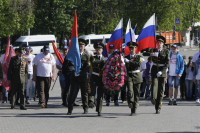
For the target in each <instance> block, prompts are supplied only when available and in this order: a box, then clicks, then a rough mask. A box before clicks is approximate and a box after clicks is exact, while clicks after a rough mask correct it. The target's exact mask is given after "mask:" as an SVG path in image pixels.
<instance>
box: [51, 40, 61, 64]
mask: <svg viewBox="0 0 200 133" xmlns="http://www.w3.org/2000/svg"><path fill="white" fill-rule="evenodd" d="M52 44H53V50H54V53H55V54H56V57H57V58H58V60H59V61H60V63H62V64H63V62H64V59H63V57H62V55H61V54H60V52H59V51H58V49H57V48H56V46H55V44H54V42H53V41H52Z"/></svg>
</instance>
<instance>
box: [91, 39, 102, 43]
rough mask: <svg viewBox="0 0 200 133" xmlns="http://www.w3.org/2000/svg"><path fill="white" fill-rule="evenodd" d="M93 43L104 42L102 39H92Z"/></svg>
mask: <svg viewBox="0 0 200 133" xmlns="http://www.w3.org/2000/svg"><path fill="white" fill-rule="evenodd" d="M90 41H91V44H95V43H97V42H102V39H91V40H90Z"/></svg>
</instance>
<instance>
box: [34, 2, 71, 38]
mask: <svg viewBox="0 0 200 133" xmlns="http://www.w3.org/2000/svg"><path fill="white" fill-rule="evenodd" d="M73 7H74V4H73V1H72V0H71V1H65V0H46V1H41V0H34V14H35V25H34V28H33V29H32V30H33V34H55V35H56V36H57V37H59V38H60V37H62V36H63V35H71V27H72V21H73V13H74V11H73V10H72V9H73Z"/></svg>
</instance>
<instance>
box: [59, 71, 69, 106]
mask: <svg viewBox="0 0 200 133" xmlns="http://www.w3.org/2000/svg"><path fill="white" fill-rule="evenodd" d="M64 77H65V86H63V87H62V93H61V94H62V101H63V104H64V105H68V100H67V99H68V97H67V96H68V94H69V87H70V83H71V75H65V76H64Z"/></svg>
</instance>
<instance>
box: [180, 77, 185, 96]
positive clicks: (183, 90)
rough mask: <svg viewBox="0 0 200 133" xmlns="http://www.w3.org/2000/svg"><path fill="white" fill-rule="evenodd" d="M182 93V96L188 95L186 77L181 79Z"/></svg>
mask: <svg viewBox="0 0 200 133" xmlns="http://www.w3.org/2000/svg"><path fill="white" fill-rule="evenodd" d="M180 93H181V98H182V99H183V98H185V97H186V85H185V79H182V78H181V79H180Z"/></svg>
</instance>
